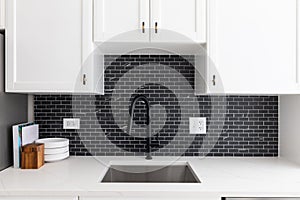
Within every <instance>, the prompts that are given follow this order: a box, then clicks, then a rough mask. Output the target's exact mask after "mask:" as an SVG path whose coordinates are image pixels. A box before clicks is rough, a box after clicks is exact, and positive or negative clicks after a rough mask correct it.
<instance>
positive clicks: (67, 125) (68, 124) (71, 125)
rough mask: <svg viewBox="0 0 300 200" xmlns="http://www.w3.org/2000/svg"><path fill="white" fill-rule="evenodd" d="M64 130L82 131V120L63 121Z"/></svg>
mask: <svg viewBox="0 0 300 200" xmlns="http://www.w3.org/2000/svg"><path fill="white" fill-rule="evenodd" d="M63 126H64V127H63V128H64V129H75V130H78V129H80V119H77V118H74V119H71V118H70V119H67V118H64V119H63Z"/></svg>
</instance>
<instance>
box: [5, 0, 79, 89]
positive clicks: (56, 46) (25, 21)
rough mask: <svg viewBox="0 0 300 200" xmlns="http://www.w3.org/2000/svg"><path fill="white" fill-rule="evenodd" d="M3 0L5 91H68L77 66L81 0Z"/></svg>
mask: <svg viewBox="0 0 300 200" xmlns="http://www.w3.org/2000/svg"><path fill="white" fill-rule="evenodd" d="M7 3H8V6H7V9H8V10H7V13H8V24H7V29H6V30H7V32H6V33H7V37H6V42H7V63H6V66H7V91H13V92H72V91H73V90H74V87H75V82H76V79H77V77H78V75H79V74H80V70H81V32H82V30H81V29H82V27H81V21H82V20H81V4H82V0H11V1H8V2H7Z"/></svg>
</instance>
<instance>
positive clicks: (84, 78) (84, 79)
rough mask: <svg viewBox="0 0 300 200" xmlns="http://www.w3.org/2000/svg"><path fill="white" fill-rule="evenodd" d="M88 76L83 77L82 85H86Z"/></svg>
mask: <svg viewBox="0 0 300 200" xmlns="http://www.w3.org/2000/svg"><path fill="white" fill-rule="evenodd" d="M86 81H87V80H86V74H83V77H82V83H83V85H86Z"/></svg>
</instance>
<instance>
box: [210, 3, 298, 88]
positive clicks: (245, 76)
mask: <svg viewBox="0 0 300 200" xmlns="http://www.w3.org/2000/svg"><path fill="white" fill-rule="evenodd" d="M208 3H209V6H208V8H209V9H208V12H209V13H208V17H209V20H208V21H209V26H208V42H207V46H208V56H209V60H208V71H207V77H208V79H207V84H208V92H209V93H224V92H225V93H229V94H243V93H244V94H281V93H293V92H295V90H294V89H295V86H296V79H297V73H296V72H297V69H296V68H297V65H296V55H297V52H296V44H297V38H296V33H297V30H296V15H297V13H296V3H297V2H296V0H209V1H208Z"/></svg>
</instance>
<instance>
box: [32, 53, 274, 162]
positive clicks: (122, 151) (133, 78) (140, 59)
mask: <svg viewBox="0 0 300 200" xmlns="http://www.w3.org/2000/svg"><path fill="white" fill-rule="evenodd" d="M193 63H194V57H193V56H175V55H125V56H114V55H110V56H105V66H106V70H105V95H103V96H100V95H35V98H34V104H35V107H34V108H35V121H36V122H37V123H39V124H40V136H41V137H43V138H44V137H66V138H69V139H70V151H71V155H76V156H81V155H97V156H125V155H126V156H128V155H144V152H145V144H146V138H145V136H146V130H147V127H146V126H145V105H144V104H143V103H142V102H139V104H138V105H137V108H136V109H135V112H134V113H135V114H134V122H135V125H134V127H133V129H132V133H131V134H130V135H128V134H127V132H126V130H127V129H126V124H127V120H128V116H129V114H128V108H129V104H130V101H131V100H132V98H134V97H135V95H136V94H144V95H145V96H146V97H147V98H148V99H149V101H150V104H151V118H152V126H151V127H152V130H153V137H152V138H151V142H152V144H155V146H154V145H153V151H154V153H153V154H154V155H156V156H179V155H184V156H205V155H208V156H247V157H252V156H256V157H264V156H271V157H275V156H278V97H277V96H195V95H194V74H195V70H194V67H193ZM72 117H74V118H80V119H81V129H80V130H78V131H76V130H63V126H62V120H63V118H72ZM189 117H206V118H207V135H204V136H203V135H190V134H189Z"/></svg>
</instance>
